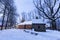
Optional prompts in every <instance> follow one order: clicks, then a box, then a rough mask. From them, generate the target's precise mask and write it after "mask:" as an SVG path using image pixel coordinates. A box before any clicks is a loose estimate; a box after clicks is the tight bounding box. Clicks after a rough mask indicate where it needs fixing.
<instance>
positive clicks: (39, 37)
mask: <svg viewBox="0 0 60 40" xmlns="http://www.w3.org/2000/svg"><path fill="white" fill-rule="evenodd" d="M0 40H60V32H59V31H53V30H46V32H35V31H32V30H24V29H7V30H2V31H0Z"/></svg>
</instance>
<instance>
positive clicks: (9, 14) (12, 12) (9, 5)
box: [1, 0, 18, 30]
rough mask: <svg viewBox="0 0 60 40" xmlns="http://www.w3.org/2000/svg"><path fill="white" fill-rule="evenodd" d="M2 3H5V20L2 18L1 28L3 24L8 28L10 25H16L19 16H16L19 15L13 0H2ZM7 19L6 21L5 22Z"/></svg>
mask: <svg viewBox="0 0 60 40" xmlns="http://www.w3.org/2000/svg"><path fill="white" fill-rule="evenodd" d="M1 3H2V4H3V5H4V9H3V20H2V26H1V30H2V28H3V26H5V29H6V28H7V27H9V26H10V27H12V26H13V25H15V24H16V18H17V17H16V16H18V15H17V14H16V9H15V6H14V1H13V0H1ZM5 17H6V18H5ZM5 20H6V22H4V21H5ZM4 23H5V25H4Z"/></svg>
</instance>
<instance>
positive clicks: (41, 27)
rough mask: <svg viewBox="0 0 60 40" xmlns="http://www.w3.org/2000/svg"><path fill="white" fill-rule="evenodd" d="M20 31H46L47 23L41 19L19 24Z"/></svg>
mask: <svg viewBox="0 0 60 40" xmlns="http://www.w3.org/2000/svg"><path fill="white" fill-rule="evenodd" d="M17 28H18V29H32V28H33V29H34V30H35V31H46V28H45V23H44V22H43V21H42V20H41V19H33V20H32V21H25V22H23V23H20V24H18V26H17Z"/></svg>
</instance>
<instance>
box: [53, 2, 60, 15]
mask: <svg viewBox="0 0 60 40" xmlns="http://www.w3.org/2000/svg"><path fill="white" fill-rule="evenodd" d="M59 9H60V3H59V7H58V9H57V11H56V12H55V14H54V15H53V16H55V15H56V14H57V13H58V12H59Z"/></svg>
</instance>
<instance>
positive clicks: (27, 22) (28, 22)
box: [18, 21, 32, 25]
mask: <svg viewBox="0 0 60 40" xmlns="http://www.w3.org/2000/svg"><path fill="white" fill-rule="evenodd" d="M26 24H32V21H25V22H22V23H20V24H18V25H26Z"/></svg>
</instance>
